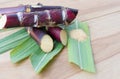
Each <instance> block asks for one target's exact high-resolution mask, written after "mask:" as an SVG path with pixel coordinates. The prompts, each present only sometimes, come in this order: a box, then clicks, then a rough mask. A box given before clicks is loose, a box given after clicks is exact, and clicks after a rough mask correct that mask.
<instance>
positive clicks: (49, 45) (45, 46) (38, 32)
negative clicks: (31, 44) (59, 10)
mask: <svg viewBox="0 0 120 79" xmlns="http://www.w3.org/2000/svg"><path fill="white" fill-rule="evenodd" d="M27 30H28V31H29V33H30V35H31V36H32V37H33V38H34V39H35V40H36V42H37V43H38V44H39V45H40V47H41V49H42V50H43V51H44V52H46V53H48V52H50V51H51V50H52V49H53V40H52V38H51V37H50V36H49V35H48V34H46V33H45V32H44V31H43V30H42V29H41V28H35V27H34V28H32V27H27Z"/></svg>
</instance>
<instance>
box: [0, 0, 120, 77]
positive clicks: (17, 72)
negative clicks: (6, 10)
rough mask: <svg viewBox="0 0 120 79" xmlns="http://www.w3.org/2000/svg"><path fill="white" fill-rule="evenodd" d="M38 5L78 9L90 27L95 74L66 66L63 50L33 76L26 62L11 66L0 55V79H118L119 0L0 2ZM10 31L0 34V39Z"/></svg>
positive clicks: (3, 3) (1, 2) (3, 4)
mask: <svg viewBox="0 0 120 79" xmlns="http://www.w3.org/2000/svg"><path fill="white" fill-rule="evenodd" d="M38 2H41V3H42V4H45V5H61V6H66V7H72V8H77V9H79V15H78V16H77V18H78V19H79V20H80V21H85V22H88V24H89V27H90V33H91V40H92V48H93V53H94V59H95V63H96V69H97V73H96V74H91V73H88V72H84V71H81V70H80V69H79V68H78V67H76V66H75V65H72V64H70V63H68V57H67V49H66V48H65V49H64V50H63V51H62V52H61V53H60V54H59V55H58V56H56V57H55V58H54V59H53V61H52V62H51V63H49V64H48V65H47V67H46V68H45V69H44V71H43V72H42V73H40V74H35V72H34V71H33V68H32V66H31V64H30V61H29V59H28V60H26V61H24V62H22V63H21V64H12V63H11V61H10V57H9V52H7V53H5V54H2V55H0V79H120V0H0V7H7V6H17V5H19V4H36V3H38ZM12 32H13V31H9V32H4V33H0V38H3V37H5V36H6V35H8V34H10V33H12Z"/></svg>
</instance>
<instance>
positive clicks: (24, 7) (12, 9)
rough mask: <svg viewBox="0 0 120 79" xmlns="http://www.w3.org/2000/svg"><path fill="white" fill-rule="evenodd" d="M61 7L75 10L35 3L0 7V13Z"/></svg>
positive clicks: (75, 10) (58, 7)
mask: <svg viewBox="0 0 120 79" xmlns="http://www.w3.org/2000/svg"><path fill="white" fill-rule="evenodd" d="M63 8H65V9H70V10H72V11H74V12H77V9H71V8H67V7H63V6H44V5H42V4H40V3H38V4H37V5H20V6H16V7H7V8H0V13H1V14H6V13H17V12H35V11H44V10H53V9H63Z"/></svg>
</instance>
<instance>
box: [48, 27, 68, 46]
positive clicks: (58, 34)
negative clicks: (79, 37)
mask: <svg viewBox="0 0 120 79" xmlns="http://www.w3.org/2000/svg"><path fill="white" fill-rule="evenodd" d="M48 33H49V34H50V35H51V36H52V37H53V38H55V39H56V40H57V41H59V42H61V43H62V44H63V45H66V44H67V32H66V31H65V30H63V29H62V28H60V27H48Z"/></svg>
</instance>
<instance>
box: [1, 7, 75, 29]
mask: <svg viewBox="0 0 120 79" xmlns="http://www.w3.org/2000/svg"><path fill="white" fill-rule="evenodd" d="M76 15H77V14H75V13H74V12H73V11H72V10H70V9H55V10H45V11H38V12H29V13H27V12H18V13H9V14H3V15H2V17H1V18H2V19H3V21H2V20H0V23H2V25H0V28H1V29H2V28H10V27H17V26H18V27H19V26H24V27H25V26H31V27H41V26H51V25H57V24H64V23H65V22H67V23H71V22H72V21H73V20H74V19H75V17H76ZM3 22H4V23H3Z"/></svg>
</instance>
